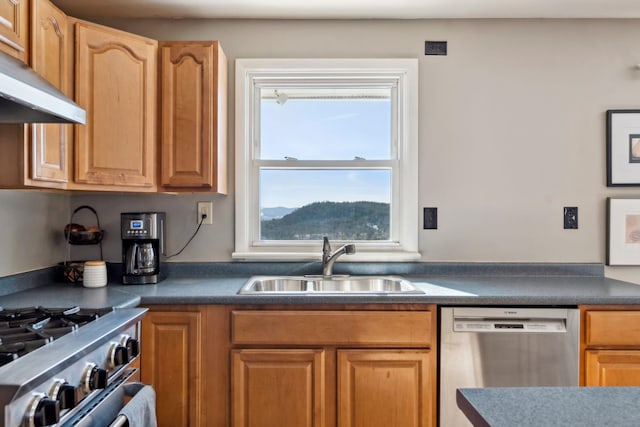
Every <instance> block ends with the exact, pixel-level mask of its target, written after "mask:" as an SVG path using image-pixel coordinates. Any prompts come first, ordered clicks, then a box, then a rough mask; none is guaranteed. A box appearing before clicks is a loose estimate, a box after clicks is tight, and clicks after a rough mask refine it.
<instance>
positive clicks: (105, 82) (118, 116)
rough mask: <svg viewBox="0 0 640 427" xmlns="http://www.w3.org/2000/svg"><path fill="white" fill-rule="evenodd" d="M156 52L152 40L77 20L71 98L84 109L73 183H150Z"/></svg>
mask: <svg viewBox="0 0 640 427" xmlns="http://www.w3.org/2000/svg"><path fill="white" fill-rule="evenodd" d="M156 55H157V42H156V41H155V40H151V39H147V38H144V37H140V36H136V35H134V34H130V33H126V32H123V31H118V30H114V29H112V28H107V27H103V26H100V25H95V24H91V23H88V22H82V21H81V22H78V23H76V58H75V60H76V99H77V102H78V104H80V105H81V106H82V107H84V108H85V109H86V110H87V124H86V125H83V126H76V128H75V129H76V152H75V164H74V169H75V180H76V182H79V183H84V184H98V185H121V186H131V187H143V188H144V187H153V186H154V184H155V181H154V176H155V162H156V158H155V156H156V151H157V150H156V122H157V118H156V94H157V88H156V82H157V61H156Z"/></svg>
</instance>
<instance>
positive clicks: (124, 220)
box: [120, 212, 166, 285]
mask: <svg viewBox="0 0 640 427" xmlns="http://www.w3.org/2000/svg"><path fill="white" fill-rule="evenodd" d="M165 222H166V215H165V213H164V212H123V213H121V214H120V231H121V237H122V283H123V284H125V285H134V284H135V285H140V284H150V283H158V282H159V281H160V280H162V279H163V275H162V274H161V271H160V266H161V264H160V256H161V255H166V254H165Z"/></svg>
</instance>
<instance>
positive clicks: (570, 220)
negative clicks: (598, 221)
mask: <svg viewBox="0 0 640 427" xmlns="http://www.w3.org/2000/svg"><path fill="white" fill-rule="evenodd" d="M564 228H565V229H576V228H578V207H577V206H568V207H565V208H564Z"/></svg>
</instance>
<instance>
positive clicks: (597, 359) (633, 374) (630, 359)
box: [584, 350, 640, 386]
mask: <svg viewBox="0 0 640 427" xmlns="http://www.w3.org/2000/svg"><path fill="white" fill-rule="evenodd" d="M585 367H586V373H587V374H586V378H585V384H584V385H586V386H638V385H640V350H587V352H586V354H585Z"/></svg>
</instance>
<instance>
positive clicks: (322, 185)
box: [259, 169, 391, 240]
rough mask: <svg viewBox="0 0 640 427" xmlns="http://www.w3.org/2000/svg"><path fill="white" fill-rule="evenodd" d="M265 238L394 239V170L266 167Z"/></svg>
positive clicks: (262, 186) (262, 214) (263, 187)
mask: <svg viewBox="0 0 640 427" xmlns="http://www.w3.org/2000/svg"><path fill="white" fill-rule="evenodd" d="M259 197H260V239H261V240H317V239H322V237H323V236H328V237H329V239H332V240H390V206H391V170H388V169H376V170H361V169H360V170H290V169H288V170H281V169H261V170H260V196H259Z"/></svg>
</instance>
